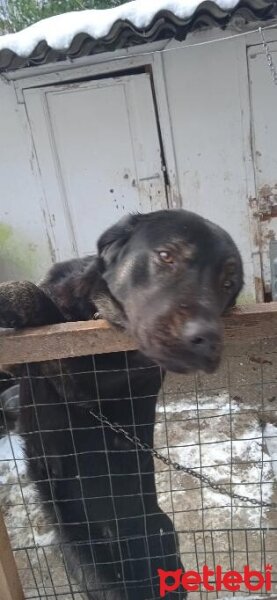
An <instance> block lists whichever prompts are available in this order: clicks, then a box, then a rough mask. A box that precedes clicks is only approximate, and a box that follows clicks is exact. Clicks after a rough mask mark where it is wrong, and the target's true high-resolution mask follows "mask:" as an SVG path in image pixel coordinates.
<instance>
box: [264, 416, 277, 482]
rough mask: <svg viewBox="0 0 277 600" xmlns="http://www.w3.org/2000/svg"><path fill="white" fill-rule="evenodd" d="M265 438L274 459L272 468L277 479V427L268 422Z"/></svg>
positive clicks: (272, 459) (270, 454)
mask: <svg viewBox="0 0 277 600" xmlns="http://www.w3.org/2000/svg"><path fill="white" fill-rule="evenodd" d="M264 440H265V444H266V447H267V451H268V454H269V456H270V458H271V461H272V470H273V473H274V475H275V477H276V479H277V427H276V425H272V423H267V424H266V426H265V428H264Z"/></svg>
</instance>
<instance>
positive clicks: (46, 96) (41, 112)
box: [24, 74, 167, 260]
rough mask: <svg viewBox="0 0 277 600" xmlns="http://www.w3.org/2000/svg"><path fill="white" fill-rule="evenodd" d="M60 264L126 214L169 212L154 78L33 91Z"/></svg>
mask: <svg viewBox="0 0 277 600" xmlns="http://www.w3.org/2000/svg"><path fill="white" fill-rule="evenodd" d="M24 96H25V102H26V108H27V114H28V119H29V122H30V127H31V131H32V135H33V140H34V146H35V152H36V155H37V161H38V165H39V172H40V175H39V176H40V179H41V183H42V186H43V194H44V203H45V212H46V214H47V215H48V219H49V222H50V225H51V228H52V232H53V240H52V243H53V244H54V247H55V258H56V259H57V260H60V259H64V258H67V257H71V256H72V255H74V254H75V255H83V254H86V253H91V252H93V251H94V250H95V244H96V240H97V238H98V236H99V235H100V234H101V233H102V231H103V230H104V229H105V228H106V227H108V226H109V225H111V224H112V223H114V222H116V221H117V220H118V219H119V218H120V217H121V216H122V215H124V214H126V213H128V212H132V211H140V212H149V211H151V210H156V209H160V208H166V207H167V198H166V186H165V179H164V175H165V173H164V171H165V167H164V165H163V163H162V158H161V148H160V140H159V134H158V127H157V122H156V115H155V109H154V102H153V96H152V90H151V82H150V76H149V75H148V74H138V75H130V76H124V77H118V78H110V79H102V80H98V81H90V82H83V83H73V84H64V85H57V86H51V87H44V88H43V87H42V88H37V89H30V90H25V92H24Z"/></svg>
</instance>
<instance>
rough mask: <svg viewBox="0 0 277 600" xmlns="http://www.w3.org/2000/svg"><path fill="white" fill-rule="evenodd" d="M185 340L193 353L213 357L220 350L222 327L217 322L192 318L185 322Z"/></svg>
mask: <svg viewBox="0 0 277 600" xmlns="http://www.w3.org/2000/svg"><path fill="white" fill-rule="evenodd" d="M184 341H185V344H186V347H187V349H188V350H190V351H191V352H193V354H195V355H197V356H199V357H203V358H211V359H212V358H214V357H215V356H217V355H218V353H219V351H220V346H221V332H220V327H219V325H218V324H217V323H216V322H212V321H211V322H209V321H206V320H204V319H191V320H189V321H187V323H186V324H185V328H184Z"/></svg>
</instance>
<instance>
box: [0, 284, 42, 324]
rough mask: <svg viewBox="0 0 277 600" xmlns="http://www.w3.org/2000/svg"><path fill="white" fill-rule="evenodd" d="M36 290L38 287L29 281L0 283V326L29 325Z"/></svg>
mask: <svg viewBox="0 0 277 600" xmlns="http://www.w3.org/2000/svg"><path fill="white" fill-rule="evenodd" d="M36 290H37V287H36V286H35V285H34V284H33V283H30V282H29V281H9V282H7V283H1V284H0V327H4V328H10V327H14V328H21V327H26V326H28V324H29V320H30V315H31V314H32V310H33V308H34V306H33V305H34V297H35V291H36Z"/></svg>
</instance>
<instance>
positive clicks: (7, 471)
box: [0, 434, 26, 484]
mask: <svg viewBox="0 0 277 600" xmlns="http://www.w3.org/2000/svg"><path fill="white" fill-rule="evenodd" d="M0 461H1V464H2V467H3V469H2V470H1V473H0V483H3V484H4V483H7V480H8V479H9V477H10V476H11V475H12V476H14V477H17V474H18V475H19V476H22V475H25V473H26V463H25V459H24V442H23V440H22V438H21V437H20V436H19V435H17V434H14V435H10V436H5V437H3V438H2V439H0Z"/></svg>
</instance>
